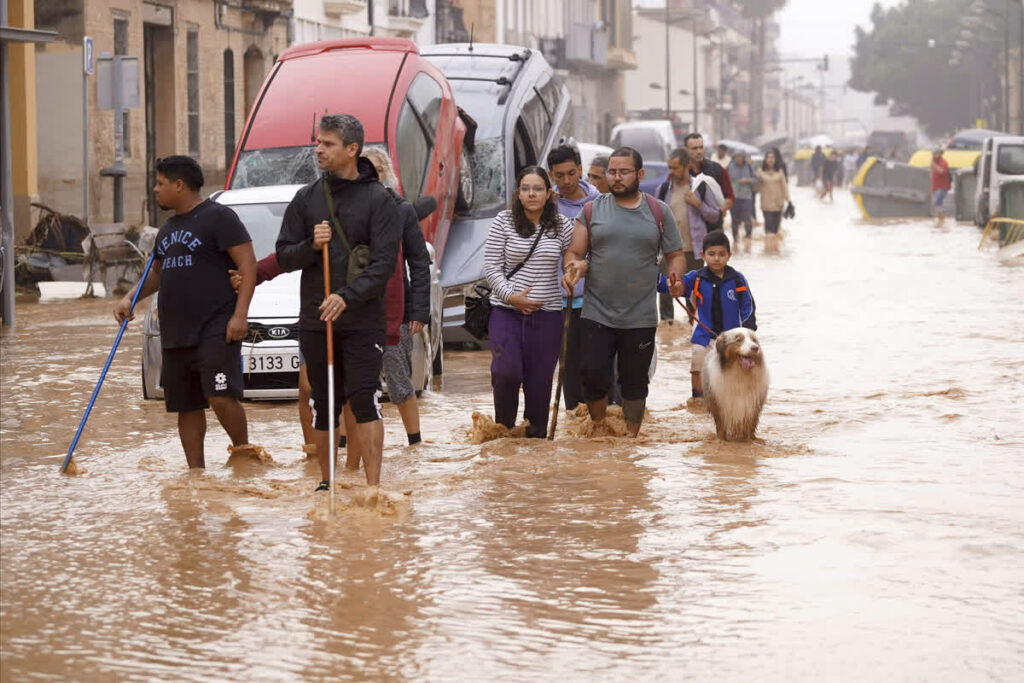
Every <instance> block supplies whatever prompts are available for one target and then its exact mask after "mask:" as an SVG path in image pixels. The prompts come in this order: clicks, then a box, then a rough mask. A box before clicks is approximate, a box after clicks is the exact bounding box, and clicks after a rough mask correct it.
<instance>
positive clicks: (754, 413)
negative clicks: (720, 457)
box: [701, 327, 768, 441]
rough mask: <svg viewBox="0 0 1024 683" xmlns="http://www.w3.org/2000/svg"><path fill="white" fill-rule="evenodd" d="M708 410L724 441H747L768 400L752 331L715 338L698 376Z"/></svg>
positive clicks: (758, 346)
mask: <svg viewBox="0 0 1024 683" xmlns="http://www.w3.org/2000/svg"><path fill="white" fill-rule="evenodd" d="M701 383H702V384H703V385H704V396H705V398H706V399H707V403H708V411H709V412H710V413H711V416H712V417H713V418H715V431H716V432H718V438H719V439H721V440H723V441H750V440H751V439H753V438H754V432H755V431H757V423H758V420H760V418H761V408H763V407H764V402H765V399H766V398H767V397H768V368H766V367H765V364H764V354H763V353H761V344H760V343H759V342H758V341H757V337H756V336H755V335H754V332H753V331H752V330H748V329H746V328H744V327H738V328H735V329H732V330H726V331H725V332H723V333H722V334H720V335H718V338H717V339H716V340H715V341H714V343H713V344H712V345H711V347H710V348H709V349H708V355H707V356H706V357H705V359H704V367H703V369H702V373H701Z"/></svg>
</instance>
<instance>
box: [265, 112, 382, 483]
mask: <svg viewBox="0 0 1024 683" xmlns="http://www.w3.org/2000/svg"><path fill="white" fill-rule="evenodd" d="M318 132H319V135H318V139H317V146H316V155H317V164H318V165H319V167H320V170H321V171H323V175H321V176H320V177H319V178H318V179H317V180H315V181H313V182H312V183H310V184H308V185H306V186H304V187H302V188H300V189H299V190H298V192H296V194H295V197H294V199H292V201H291V203H290V204H289V205H288V208H287V209H286V210H285V214H284V220H283V221H282V223H281V232H280V234H279V235H278V238H277V260H278V263H279V264H280V265H281V268H282V269H283V270H285V271H293V270H301V271H302V279H301V284H300V291H299V304H300V305H299V346H300V348H301V350H302V354H303V356H304V357H305V359H306V364H307V366H308V373H309V380H310V384H311V386H312V395H313V408H314V409H313V414H314V418H313V419H314V428H315V429H314V440H315V443H316V446H317V458H318V460H319V462H320V474H321V482H320V484H319V486H318V487H317V489H316V490H317V491H326V490H329V488H330V483H329V482H330V479H331V471H330V454H331V449H330V448H329V443H328V439H329V429H330V423H329V422H328V420H333V421H334V426H335V427H336V426H337V424H338V415H339V414H340V412H341V410H342V407H343V406H344V405H345V404H346V402H351V404H352V412H353V414H354V415H355V418H356V423H357V424H356V431H357V432H358V437H357V438H358V439H359V440H360V442H361V443H362V444H363V454H362V455H363V463H364V464H365V467H366V483H367V484H369V485H370V486H379V485H380V472H381V461H382V457H383V448H384V427H383V424H382V422H381V412H380V397H381V386H380V374H381V368H382V364H383V357H384V346H385V328H386V314H385V290H386V287H387V284H388V280H389V279H390V278H391V277H392V275H393V274H394V272H395V263H396V261H397V259H398V250H399V246H400V243H401V238H402V219H401V216H400V213H399V210H398V204H397V203H396V202H395V200H394V198H393V197H392V196H391V193H389V192H388V190H387V189H386V188H385V187H384V186H383V185H381V184H380V182H379V181H378V178H377V171H376V170H375V169H374V167H373V164H372V163H371V162H370V160H369V159H367V158H365V157H362V156H361V152H362V148H363V136H364V134H363V125H362V123H360V122H359V119H357V118H356V117H354V116H351V115H349V114H330V115H325V116H324V117H323V118H321V119H320V125H319V131H318ZM325 248H326V249H327V250H328V256H329V261H330V281H329V283H328V286H329V289H330V295H329V296H327V297H326V298H325V297H324V279H325V272H324V267H323V263H322V251H321V250H322V249H325ZM350 262H351V267H350ZM327 325H332V326H333V347H334V348H333V354H334V355H335V357H336V358H339V359H340V362H338V363H335V365H334V388H335V397H334V398H335V401H334V414H333V415H329V414H328V413H329V412H330V411H329V404H330V400H329V397H328V392H327V388H328V381H327V367H328V365H327ZM348 437H349V439H351V438H352V437H353V434H349V435H348Z"/></svg>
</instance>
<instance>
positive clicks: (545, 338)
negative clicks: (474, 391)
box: [484, 166, 573, 439]
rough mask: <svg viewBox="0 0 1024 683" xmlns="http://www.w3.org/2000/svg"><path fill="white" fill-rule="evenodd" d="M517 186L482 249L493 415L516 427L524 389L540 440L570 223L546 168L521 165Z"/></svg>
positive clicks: (558, 337)
mask: <svg viewBox="0 0 1024 683" xmlns="http://www.w3.org/2000/svg"><path fill="white" fill-rule="evenodd" d="M516 188H517V191H516V194H515V195H514V196H513V198H512V204H511V208H509V209H507V210H505V211H502V212H501V213H499V214H498V215H497V216H495V218H494V222H493V223H492V224H491V230H490V233H488V236H487V245H486V247H485V249H484V262H485V266H484V273H485V274H486V276H487V284H488V285H489V287H490V297H489V299H488V302H489V304H490V306H491V313H490V317H489V319H488V321H487V322H488V326H487V332H488V336H489V338H490V343H491V387H492V389H493V392H494V421H495V422H496V423H498V424H502V425H504V426H505V427H508V428H509V429H511V428H512V427H514V426H515V423H516V418H517V416H518V413H519V390H520V387H521V388H522V391H523V397H524V399H525V400H524V403H525V405H524V410H523V417H524V418H525V419H526V420H528V421H529V423H530V425H529V427H527V430H526V436H527V437H531V438H541V439H542V438H544V437H545V436H546V435H547V425H548V417H549V415H548V406H549V404H550V402H551V384H552V379H553V377H554V373H555V366H556V365H557V363H558V355H559V351H560V349H561V347H562V344H561V342H562V321H563V318H562V316H563V311H562V291H561V287H560V282H559V280H560V278H559V268H560V265H561V260H562V255H563V254H564V253H565V250H566V249H567V248H568V247H569V241H570V240H571V239H572V231H573V225H572V222H571V221H570V220H569V219H568V218H566V217H564V216H562V215H561V214H559V212H558V205H557V203H556V202H555V199H554V193H553V192H552V189H551V180H550V179H549V177H548V174H547V172H546V171H545V170H544V169H543V168H541V167H539V166H527V167H526V168H524V169H523V170H522V171H520V172H519V175H518V176H517V177H516Z"/></svg>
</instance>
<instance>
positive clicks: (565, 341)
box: [548, 295, 576, 441]
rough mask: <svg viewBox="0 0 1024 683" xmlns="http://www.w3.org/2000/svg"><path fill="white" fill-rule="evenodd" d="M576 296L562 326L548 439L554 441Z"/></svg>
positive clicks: (571, 299) (570, 303)
mask: <svg viewBox="0 0 1024 683" xmlns="http://www.w3.org/2000/svg"><path fill="white" fill-rule="evenodd" d="M575 298H576V297H574V296H572V295H569V308H568V309H567V310H566V314H565V324H564V325H563V326H562V354H561V356H560V357H559V359H558V384H557V388H556V389H555V404H554V405H553V406H552V407H551V428H550V429H549V430H548V441H554V439H555V428H556V427H558V406H559V403H560V402H561V400H562V383H563V382H564V381H565V350H566V348H567V347H568V346H569V323H570V321H572V302H573V300H574V299H575Z"/></svg>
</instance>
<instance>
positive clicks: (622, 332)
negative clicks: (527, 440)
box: [562, 147, 686, 436]
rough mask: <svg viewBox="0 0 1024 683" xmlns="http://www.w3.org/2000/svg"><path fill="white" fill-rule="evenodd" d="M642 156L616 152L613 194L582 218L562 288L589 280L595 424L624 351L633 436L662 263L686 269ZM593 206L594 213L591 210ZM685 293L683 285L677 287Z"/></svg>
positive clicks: (587, 364)
mask: <svg viewBox="0 0 1024 683" xmlns="http://www.w3.org/2000/svg"><path fill="white" fill-rule="evenodd" d="M643 175H644V172H643V158H642V157H641V156H640V153H639V152H637V151H636V150H635V149H633V148H631V147H620V148H618V149H616V150H615V151H614V152H613V153H612V154H611V157H610V158H609V160H608V173H607V176H608V184H609V186H610V189H611V194H607V195H601V196H600V197H598V198H597V199H595V200H594V202H593V203H592V204H591V205H590V208H588V209H585V210H584V212H583V215H582V217H581V218H582V220H581V219H580V218H577V220H576V224H575V227H574V230H573V234H572V243H571V244H570V246H569V250H568V253H567V254H566V257H565V264H566V265H565V277H564V278H563V279H562V286H563V288H564V289H565V290H566V291H572V288H573V287H575V285H576V283H577V282H578V281H579V280H580V279H581V278H583V277H584V276H586V277H587V281H586V286H585V288H584V295H583V312H582V315H581V318H582V319H581V321H580V326H581V328H582V340H583V341H582V349H583V361H582V374H583V398H584V400H585V401H586V402H587V408H588V410H589V412H590V419H591V420H592V421H593V422H601V421H603V420H604V418H605V415H606V412H607V407H608V390H609V388H610V387H611V384H612V364H613V362H614V361H613V359H614V358H615V355H616V354H618V361H617V362H618V370H619V381H620V382H621V384H622V414H623V418H624V419H625V422H626V427H627V430H628V432H629V434H630V435H631V436H636V435H637V434H638V433H639V431H640V426H641V424H642V423H643V417H644V409H645V407H646V402H647V389H648V381H649V379H648V370H649V367H650V364H651V359H652V357H653V354H654V336H655V329H656V327H657V324H658V312H657V306H656V304H655V297H654V292H655V289H656V287H657V284H658V259H659V254H663V255H664V257H665V258H667V259H668V262H669V272H671V273H678V272H680V271H682V269H683V268H684V267H685V265H686V260H685V258H684V256H683V242H682V238H681V237H680V235H679V228H678V227H677V226H676V222H675V219H674V218H673V217H672V212H671V211H670V209H669V207H668V206H667V205H666V204H665V203H664V202H662V201H660V200H658V199H657V198H655V197H652V196H650V195H647V194H645V193H643V192H641V191H640V181H641V180H643ZM590 209H592V210H590ZM670 291H671V293H672V294H673V296H680V295H681V294H682V291H683V288H682V283H681V282H674V283H673V284H672V286H671V290H670Z"/></svg>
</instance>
